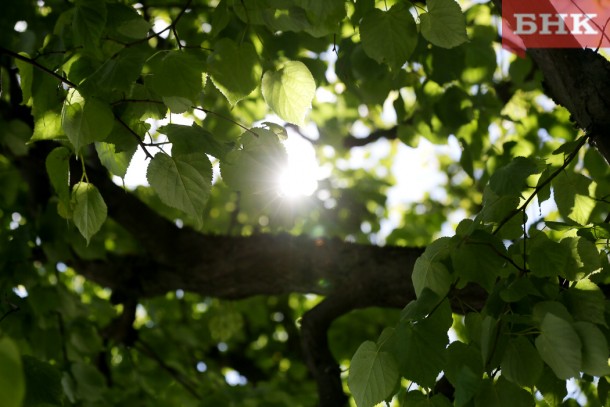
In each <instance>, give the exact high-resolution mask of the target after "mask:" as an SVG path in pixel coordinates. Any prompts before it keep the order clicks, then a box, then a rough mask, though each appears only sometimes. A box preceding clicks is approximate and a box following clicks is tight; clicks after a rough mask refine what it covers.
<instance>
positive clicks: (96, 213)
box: [72, 182, 108, 243]
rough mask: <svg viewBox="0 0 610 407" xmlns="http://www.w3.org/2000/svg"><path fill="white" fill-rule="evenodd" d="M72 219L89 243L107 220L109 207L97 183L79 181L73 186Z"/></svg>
mask: <svg viewBox="0 0 610 407" xmlns="http://www.w3.org/2000/svg"><path fill="white" fill-rule="evenodd" d="M72 205H73V214H72V219H73V220H74V224H75V225H76V227H77V228H78V230H79V232H80V233H81V235H83V237H84V238H85V239H87V243H89V241H90V240H91V236H93V235H94V234H96V233H97V232H98V231H99V230H100V228H101V227H102V225H103V224H104V222H105V221H106V215H107V212H108V211H107V208H106V203H105V202H104V198H102V195H101V194H100V193H99V191H98V190H97V188H96V187H95V185H93V184H90V183H88V182H79V183H78V184H76V185H74V187H72Z"/></svg>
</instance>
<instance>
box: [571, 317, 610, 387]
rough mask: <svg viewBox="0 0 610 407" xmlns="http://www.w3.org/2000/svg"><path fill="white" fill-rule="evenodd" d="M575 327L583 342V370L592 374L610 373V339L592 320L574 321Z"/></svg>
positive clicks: (603, 374) (602, 374)
mask: <svg viewBox="0 0 610 407" xmlns="http://www.w3.org/2000/svg"><path fill="white" fill-rule="evenodd" d="M574 328H575V329H576V332H577V333H578V336H579V337H580V340H581V342H582V371H583V372H584V373H586V374H590V375H591V376H606V375H608V374H610V367H609V366H608V357H610V350H609V349H608V341H606V337H605V336H604V334H603V333H602V331H601V330H600V329H599V328H598V327H597V326H595V325H593V324H592V323H590V322H584V321H577V322H574Z"/></svg>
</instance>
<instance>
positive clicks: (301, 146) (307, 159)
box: [278, 131, 319, 198]
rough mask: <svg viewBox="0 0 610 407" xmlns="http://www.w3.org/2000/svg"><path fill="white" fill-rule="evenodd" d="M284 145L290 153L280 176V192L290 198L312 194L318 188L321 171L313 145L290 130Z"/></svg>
mask: <svg viewBox="0 0 610 407" xmlns="http://www.w3.org/2000/svg"><path fill="white" fill-rule="evenodd" d="M284 147H285V148H286V152H287V153H288V165H287V166H286V168H285V169H284V171H282V173H281V174H280V176H279V191H278V193H279V194H280V195H281V196H284V197H288V198H298V197H302V196H310V195H311V194H313V193H314V192H315V190H316V189H317V188H318V173H319V166H318V161H317V159H316V153H315V150H314V148H313V146H312V145H311V143H310V142H309V141H307V140H305V139H303V137H301V136H299V135H297V134H294V132H291V131H289V132H288V138H287V139H286V141H284Z"/></svg>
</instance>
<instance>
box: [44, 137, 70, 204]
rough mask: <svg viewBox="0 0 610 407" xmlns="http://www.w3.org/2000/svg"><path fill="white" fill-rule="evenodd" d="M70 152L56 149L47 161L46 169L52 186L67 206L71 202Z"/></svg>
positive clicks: (59, 148)
mask: <svg viewBox="0 0 610 407" xmlns="http://www.w3.org/2000/svg"><path fill="white" fill-rule="evenodd" d="M70 155H71V153H70V150H68V149H67V148H65V147H56V148H54V149H53V151H51V152H50V153H49V155H48V156H47V159H46V162H45V164H46V169H47V174H48V175H49V179H50V181H51V185H53V189H55V192H57V195H58V196H59V199H61V200H62V201H63V202H64V203H65V204H66V205H67V206H68V204H69V202H70Z"/></svg>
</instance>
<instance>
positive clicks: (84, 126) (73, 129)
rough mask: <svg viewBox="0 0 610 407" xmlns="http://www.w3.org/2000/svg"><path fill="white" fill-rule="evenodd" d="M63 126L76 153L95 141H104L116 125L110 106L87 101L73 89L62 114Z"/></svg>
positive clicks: (92, 99) (90, 99) (95, 100)
mask: <svg viewBox="0 0 610 407" xmlns="http://www.w3.org/2000/svg"><path fill="white" fill-rule="evenodd" d="M61 124H62V127H63V129H64V131H65V132H66V135H67V136H68V139H69V140H70V142H71V143H72V145H73V146H74V150H75V151H77V152H78V151H79V150H80V149H81V147H84V146H86V145H87V144H89V143H92V142H94V141H102V140H104V139H105V138H106V137H107V136H108V134H109V133H110V131H111V130H112V126H113V125H114V115H113V113H112V110H111V109H110V106H108V104H106V103H104V102H102V101H100V100H98V99H95V98H89V99H87V100H85V99H84V98H83V97H82V96H81V94H80V93H78V91H77V90H76V89H71V90H70V92H69V93H68V97H67V98H66V101H65V103H64V107H63V109H62V112H61Z"/></svg>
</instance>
